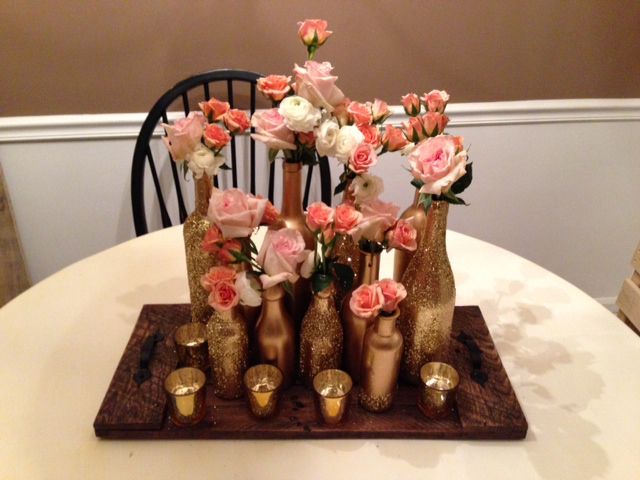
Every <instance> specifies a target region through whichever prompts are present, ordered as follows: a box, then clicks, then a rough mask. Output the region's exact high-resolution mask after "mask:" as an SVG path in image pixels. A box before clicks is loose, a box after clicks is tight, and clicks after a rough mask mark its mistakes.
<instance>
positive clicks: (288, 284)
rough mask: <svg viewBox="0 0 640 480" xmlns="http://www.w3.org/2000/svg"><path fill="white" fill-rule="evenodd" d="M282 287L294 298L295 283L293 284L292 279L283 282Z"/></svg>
mask: <svg viewBox="0 0 640 480" xmlns="http://www.w3.org/2000/svg"><path fill="white" fill-rule="evenodd" d="M282 288H283V289H284V291H285V292H287V295H289V296H291V298H293V285H291V282H290V281H288V280H287V281H286V282H282Z"/></svg>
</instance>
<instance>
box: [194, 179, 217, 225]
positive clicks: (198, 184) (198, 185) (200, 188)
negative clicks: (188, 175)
mask: <svg viewBox="0 0 640 480" xmlns="http://www.w3.org/2000/svg"><path fill="white" fill-rule="evenodd" d="M212 190H213V182H212V179H211V177H210V176H209V175H206V174H204V175H202V177H200V178H198V179H196V181H195V191H196V212H198V213H199V214H200V215H203V216H205V215H206V214H207V210H208V209H209V199H210V198H211V191H212Z"/></svg>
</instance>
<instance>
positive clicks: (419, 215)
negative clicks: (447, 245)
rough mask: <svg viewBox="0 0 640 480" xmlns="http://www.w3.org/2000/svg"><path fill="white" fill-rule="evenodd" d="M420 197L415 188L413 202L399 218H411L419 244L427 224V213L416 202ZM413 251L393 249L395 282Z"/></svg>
mask: <svg viewBox="0 0 640 480" xmlns="http://www.w3.org/2000/svg"><path fill="white" fill-rule="evenodd" d="M419 199H420V192H419V191H418V190H416V194H415V197H414V198H413V203H412V204H411V206H410V207H409V208H407V209H406V210H405V211H404V212H402V215H400V218H401V219H402V220H407V219H409V218H413V220H412V224H413V226H414V228H415V229H416V233H417V235H416V243H417V244H418V245H420V240H422V233H423V232H424V229H425V226H426V224H427V214H426V213H425V211H424V208H423V207H422V205H419V204H418V201H419ZM414 253H415V252H410V251H408V250H401V249H399V248H396V249H395V254H394V261H393V279H394V280H395V281H396V282H399V281H400V280H402V275H403V274H404V272H405V270H406V269H407V266H408V265H409V262H410V261H411V259H412V258H413V255H414Z"/></svg>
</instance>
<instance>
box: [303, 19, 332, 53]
mask: <svg viewBox="0 0 640 480" xmlns="http://www.w3.org/2000/svg"><path fill="white" fill-rule="evenodd" d="M327 26H328V24H327V21H326V20H321V19H319V18H314V19H307V20H305V21H304V22H298V37H300V40H302V43H304V44H305V45H306V46H307V47H319V46H320V45H322V44H324V42H326V41H327V38H329V36H330V35H331V34H332V33H333V32H332V31H330V30H327Z"/></svg>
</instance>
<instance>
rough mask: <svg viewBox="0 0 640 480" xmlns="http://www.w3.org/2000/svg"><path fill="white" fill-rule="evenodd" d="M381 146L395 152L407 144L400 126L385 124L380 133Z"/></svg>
mask: <svg viewBox="0 0 640 480" xmlns="http://www.w3.org/2000/svg"><path fill="white" fill-rule="evenodd" d="M381 142H382V146H383V147H384V149H385V150H386V151H387V152H397V151H398V150H402V149H403V148H404V147H406V146H407V144H408V143H409V141H408V140H407V137H405V136H404V133H403V132H402V129H401V128H398V127H394V126H393V125H387V126H386V127H385V129H384V134H383V135H382V139H381Z"/></svg>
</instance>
